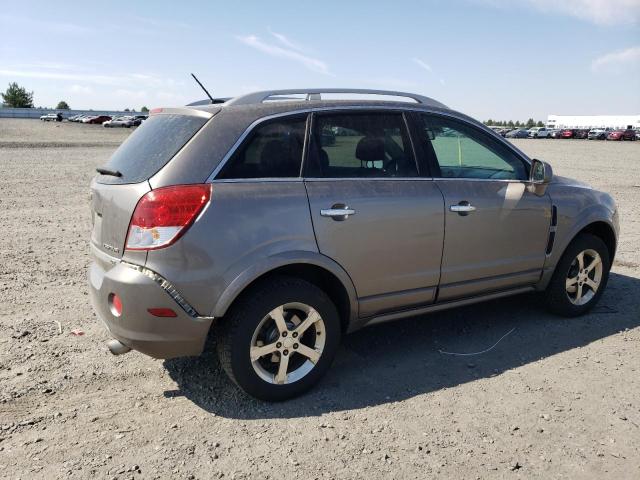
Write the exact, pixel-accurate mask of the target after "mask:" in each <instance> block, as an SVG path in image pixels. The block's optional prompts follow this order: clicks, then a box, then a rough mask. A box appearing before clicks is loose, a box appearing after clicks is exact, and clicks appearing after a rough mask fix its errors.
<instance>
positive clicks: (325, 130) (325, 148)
mask: <svg viewBox="0 0 640 480" xmlns="http://www.w3.org/2000/svg"><path fill="white" fill-rule="evenodd" d="M305 175H306V176H308V177H325V178H341V177H342V178H357V177H416V176H417V175H418V171H417V169H416V163H415V160H414V158H413V153H412V150H411V144H410V142H409V136H408V135H407V131H406V127H405V122H404V118H403V116H402V114H401V113H336V114H328V115H327V114H318V115H317V116H316V117H315V119H314V128H313V139H312V143H311V146H310V150H309V159H308V163H307V169H306V172H305Z"/></svg>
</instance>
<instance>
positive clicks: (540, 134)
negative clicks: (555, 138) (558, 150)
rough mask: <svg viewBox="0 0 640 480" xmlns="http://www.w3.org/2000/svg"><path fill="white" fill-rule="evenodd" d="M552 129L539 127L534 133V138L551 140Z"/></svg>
mask: <svg viewBox="0 0 640 480" xmlns="http://www.w3.org/2000/svg"><path fill="white" fill-rule="evenodd" d="M551 132H553V130H552V129H550V128H547V127H540V128H539V129H538V131H537V133H536V136H535V137H534V138H551Z"/></svg>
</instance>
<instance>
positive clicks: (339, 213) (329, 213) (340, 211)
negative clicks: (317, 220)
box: [320, 204, 356, 221]
mask: <svg viewBox="0 0 640 480" xmlns="http://www.w3.org/2000/svg"><path fill="white" fill-rule="evenodd" d="M355 214H356V211H355V210H354V209H353V208H349V207H347V206H346V205H341V204H338V205H333V206H332V207H331V208H323V209H322V210H320V215H321V216H323V217H331V218H332V219H333V220H338V221H341V220H346V219H347V218H349V215H355Z"/></svg>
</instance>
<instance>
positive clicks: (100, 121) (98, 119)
mask: <svg viewBox="0 0 640 480" xmlns="http://www.w3.org/2000/svg"><path fill="white" fill-rule="evenodd" d="M107 120H111V117H110V116H108V115H100V116H98V117H93V118H92V119H90V120H89V121H87V122H86V123H97V124H99V125H102V124H103V123H104V122H106V121H107Z"/></svg>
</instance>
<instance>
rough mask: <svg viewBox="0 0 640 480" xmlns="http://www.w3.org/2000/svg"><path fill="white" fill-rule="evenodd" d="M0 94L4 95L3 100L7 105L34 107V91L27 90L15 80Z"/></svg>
mask: <svg viewBox="0 0 640 480" xmlns="http://www.w3.org/2000/svg"><path fill="white" fill-rule="evenodd" d="M0 95H2V101H3V103H4V104H5V105H6V106H7V107H13V108H33V92H27V90H26V89H24V88H22V87H21V86H20V85H18V84H17V83H15V82H13V83H10V84H9V88H7V90H6V91H5V92H4V93H2V94H0Z"/></svg>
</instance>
